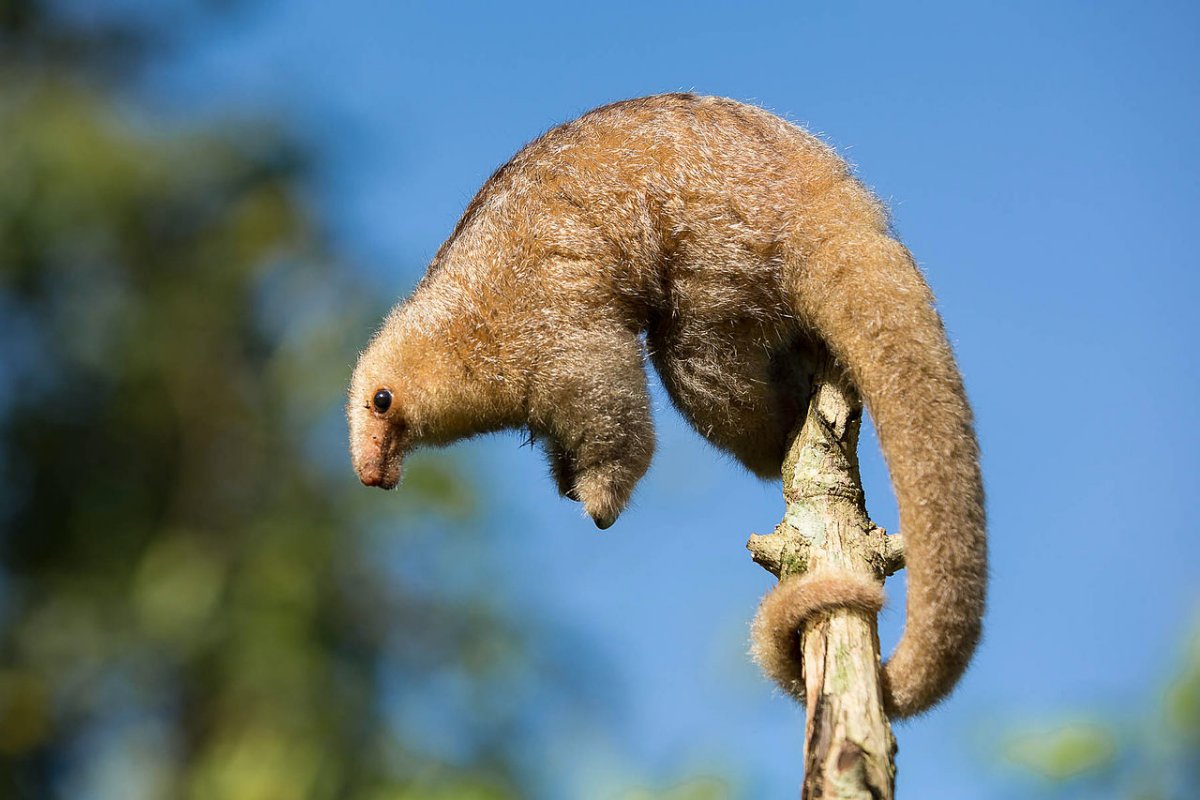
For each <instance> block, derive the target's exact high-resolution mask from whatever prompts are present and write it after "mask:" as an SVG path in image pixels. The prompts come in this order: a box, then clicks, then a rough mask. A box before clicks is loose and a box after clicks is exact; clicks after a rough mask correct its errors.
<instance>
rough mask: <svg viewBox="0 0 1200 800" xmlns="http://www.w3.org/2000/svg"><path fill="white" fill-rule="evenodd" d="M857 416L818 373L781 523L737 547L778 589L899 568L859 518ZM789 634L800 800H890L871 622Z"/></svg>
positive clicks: (891, 751) (819, 622)
mask: <svg viewBox="0 0 1200 800" xmlns="http://www.w3.org/2000/svg"><path fill="white" fill-rule="evenodd" d="M861 417H862V406H861V403H860V401H859V399H858V395H857V393H856V392H855V391H854V390H853V389H852V388H851V387H850V386H849V385H848V384H847V383H846V382H845V380H844V379H843V378H842V377H841V376H840V374H839V373H838V372H837V371H836V370H835V369H833V368H827V369H826V370H824V372H823V374H822V375H820V376H819V377H818V381H817V383H816V390H815V391H814V393H813V397H812V399H811V400H810V402H809V408H808V414H807V417H806V418H805V421H804V424H803V426H802V427H801V428H800V429H799V431H798V432H797V434H796V436H795V438H794V440H793V442H792V446H791V448H790V450H789V452H788V456H787V458H786V459H785V461H784V465H783V482H784V483H783V492H784V497H785V499H786V500H787V512H786V514H785V516H784V520H783V522H781V523H780V524H779V525H778V526H777V527H776V528H775V532H774V533H773V534H771V535H768V536H758V535H754V536H751V537H750V541H749V542H747V544H746V547H747V548H748V549H749V550H750V553H751V556H752V557H753V559H754V561H755V562H756V563H758V564H760V565H762V566H763V568H764V569H766V570H768V571H769V572H771V574H773V575H776V576H779V577H780V579H781V581H783V580H786V579H788V578H790V577H792V576H798V575H801V574H804V573H815V572H819V571H821V570H836V571H839V572H843V573H844V572H857V573H860V574H863V575H866V576H869V577H870V578H872V579H874V580H878V581H880V582H882V581H883V578H884V576H885V575H891V574H892V573H894V572H896V571H897V570H899V569H900V568H902V567H903V565H904V544H903V540H902V539H901V538H900V537H899V536H898V535H896V536H887V535H885V532H884V531H883V529H881V528H879V527H878V526H876V525H875V524H874V523H872V522H871V520H870V518H869V517H868V516H867V512H866V505H865V501H864V496H863V490H862V484H861V481H860V479H859V471H858V450H857V448H858V432H859V426H860V423H861ZM797 633H798V634H799V635H800V642H799V647H798V649H797V651H796V652H797V653H803V666H804V685H805V696H806V703H805V705H806V707H807V709H808V719H807V723H806V726H805V743H804V773H805V774H804V789H803V793H802V797H803V798H811V799H812V800H816V798H847V799H849V798H855V800H859V799H860V798H870V800H891V798H892V797H893V793H894V788H895V773H896V770H895V764H894V758H895V753H896V742H895V738H894V737H893V736H892V731H891V727H890V725H889V724H888V720H887V717H886V716H885V715H884V713H883V693H882V689H881V685H880V680H879V664H880V659H879V635H878V630H877V627H876V619H875V615H874V614H868V613H866V612H863V611H858V610H852V609H837V610H834V611H831V612H828V613H824V614H817V615H816V616H814V617H811V618H810V619H809V620H808V621H807V622H806V623H805V624H804V625H803V630H802V631H798V632H797Z"/></svg>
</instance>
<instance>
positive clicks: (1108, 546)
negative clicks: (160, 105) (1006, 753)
mask: <svg viewBox="0 0 1200 800" xmlns="http://www.w3.org/2000/svg"><path fill="white" fill-rule="evenodd" d="M196 41H197V47H196V48H195V49H193V50H191V51H189V55H188V57H187V58H186V59H184V60H183V61H181V62H180V63H178V64H176V65H175V66H174V67H173V68H172V69H170V70H166V71H164V72H162V73H161V74H159V75H157V76H155V77H154V78H153V82H154V86H155V88H156V89H157V90H158V95H159V96H160V97H161V98H163V101H164V102H165V103H170V104H175V103H177V104H180V105H181V106H191V105H194V104H196V103H199V104H202V105H204V106H207V107H210V108H213V109H221V110H241V111H254V110H261V109H267V110H269V111H272V112H275V111H278V112H281V113H284V114H286V115H287V116H289V117H290V118H292V119H294V120H295V121H296V122H297V124H298V125H299V126H300V127H301V129H302V130H303V131H305V132H306V134H307V135H308V136H310V137H311V138H312V139H313V140H314V141H315V142H316V143H317V144H318V146H319V147H320V148H321V150H322V152H323V153H324V155H325V156H326V157H327V158H328V159H329V164H330V165H332V166H330V168H329V169H327V170H326V171H325V172H324V173H323V175H322V180H321V185H320V192H319V194H318V196H317V198H316V202H318V203H320V204H321V205H322V207H323V208H324V209H326V210H327V211H328V212H329V215H330V217H331V219H332V220H333V224H334V226H335V231H336V234H337V235H338V236H339V237H340V238H341V239H342V240H343V241H344V242H345V243H346V245H347V246H348V247H350V248H351V249H352V250H354V251H355V252H357V253H358V254H360V255H361V256H362V258H363V260H364V261H365V262H366V263H369V264H371V265H372V272H371V275H370V277H371V279H372V280H375V281H377V282H378V284H379V285H380V287H381V291H383V292H386V293H387V294H388V295H390V296H396V297H399V296H400V295H402V294H403V293H404V292H405V291H406V290H407V289H408V288H409V287H411V286H412V284H413V283H414V282H415V280H416V279H417V277H419V275H420V272H421V270H422V269H423V265H424V263H425V262H426V261H427V260H428V259H429V258H430V257H431V256H432V254H433V253H434V251H435V250H436V249H437V246H438V245H439V244H440V243H441V241H442V239H443V238H444V237H445V236H446V235H447V234H448V233H449V231H450V229H451V228H452V226H453V224H454V221H455V220H456V218H457V215H458V214H459V213H460V212H461V210H462V208H463V207H464V206H465V204H466V202H467V201H468V200H469V199H470V197H471V195H472V194H473V193H474V192H475V190H476V189H477V188H478V186H479V185H480V183H481V182H482V181H483V180H484V179H485V178H486V177H487V175H488V174H490V172H491V171H492V170H493V169H494V168H495V167H496V166H498V165H499V164H500V163H502V162H503V161H504V160H506V159H507V158H508V157H509V156H510V155H511V154H512V153H513V152H514V151H515V150H516V149H517V148H519V147H520V146H521V145H522V144H524V143H525V142H527V141H529V140H530V139H532V138H534V137H535V136H536V135H538V134H539V133H540V132H542V131H544V130H545V129H546V128H548V127H550V126H552V125H554V124H557V123H559V122H562V121H565V120H567V119H570V118H572V117H574V116H576V115H578V114H579V113H581V112H583V111H585V110H587V109H588V108H591V107H593V106H596V105H599V104H601V103H605V102H608V101H612V100H616V99H620V98H624V97H631V96H637V95H643V94H651V93H655V92H661V91H672V90H680V89H688V90H694V91H697V92H702V93H708V94H720V95H727V96H730V97H734V98H738V99H741V100H745V101H750V102H755V103H758V104H761V105H763V106H765V107H767V108H769V109H771V110H773V111H775V112H777V113H780V114H782V115H784V116H786V117H788V118H789V119H792V120H795V121H797V122H799V123H801V124H803V125H805V126H806V127H808V128H809V129H810V130H812V131H814V132H818V133H820V134H822V135H823V136H824V137H825V138H826V139H827V140H828V141H829V142H830V143H831V144H833V145H834V146H835V147H837V148H838V150H839V151H840V152H841V153H842V154H843V155H845V156H846V157H847V158H848V159H850V160H851V161H852V162H853V163H854V164H855V165H856V167H857V169H858V171H859V174H860V176H861V177H862V178H863V180H864V181H865V182H866V183H868V184H869V185H871V186H872V187H874V189H875V190H876V191H877V192H878V193H879V195H880V196H881V197H883V198H884V199H885V200H886V201H887V202H888V203H889V204H890V206H891V207H892V209H893V212H894V217H895V223H896V229H897V230H898V232H899V233H900V235H901V236H902V238H903V239H904V241H905V242H906V244H908V246H909V247H910V249H911V250H912V251H913V253H914V254H915V255H916V257H917V259H918V260H919V261H920V263H921V264H922V267H923V268H924V270H925V272H926V274H927V276H928V278H929V281H930V283H931V284H932V286H933V288H934V291H935V293H936V294H937V295H938V297H939V301H940V306H941V309H942V311H943V314H944V316H945V319H946V323H947V326H948V328H949V330H950V334H951V337H952V339H953V342H954V345H955V348H956V350H957V353H958V356H959V358H960V361H961V366H962V369H963V372H964V374H965V376H966V381H967V385H968V390H969V392H970V395H971V398H972V400H973V403H974V405H975V408H976V412H977V417H978V420H979V432H980V438H981V442H982V445H983V451H984V454H985V477H986V480H987V487H988V494H989V512H990V519H991V536H992V577H993V589H992V594H991V606H990V610H989V614H988V618H987V628H986V639H985V642H984V645H983V647H982V649H981V650H980V653H979V655H978V658H977V660H976V662H975V664H974V666H973V668H972V670H971V671H970V673H969V674H968V676H967V679H966V680H965V681H964V682H963V684H962V686H961V687H960V688H959V690H958V691H957V693H956V694H955V695H954V696H953V698H952V699H951V700H950V701H949V702H948V703H946V704H945V705H944V706H943V707H942V708H940V709H938V710H937V711H935V712H933V713H932V714H930V715H928V716H927V717H925V718H923V719H920V720H917V721H915V722H912V723H909V724H907V725H904V726H902V727H900V728H899V731H898V735H899V740H900V755H899V764H900V773H899V790H900V793H901V796H922V797H928V798H939V797H947V798H948V797H961V796H964V795H965V796H979V795H981V794H983V793H984V792H983V791H982V790H981V785H983V784H985V783H986V784H987V785H988V786H991V787H992V789H991V791H993V794H994V795H995V796H1003V795H1004V792H1005V791H1008V790H1011V788H1012V787H1011V785H1005V784H998V783H994V779H995V778H996V773H995V769H994V767H992V766H990V765H989V752H991V751H994V750H995V749H996V747H997V744H996V742H997V740H996V738H995V737H996V736H997V735H998V733H999V732H1000V731H1002V730H1003V729H1004V728H1005V727H1006V726H1009V725H1016V724H1020V723H1022V722H1025V721H1027V720H1029V719H1039V718H1042V717H1044V716H1047V715H1052V714H1054V713H1058V712H1063V713H1068V714H1078V713H1090V712H1093V711H1096V712H1113V713H1122V712H1126V711H1133V710H1136V709H1137V708H1138V707H1139V705H1140V704H1141V703H1142V701H1143V700H1144V699H1145V698H1147V697H1148V696H1149V695H1148V693H1149V692H1151V691H1152V689H1153V687H1155V686H1158V685H1160V684H1161V683H1162V681H1163V680H1164V679H1165V678H1166V677H1167V676H1168V675H1169V669H1170V664H1171V661H1172V659H1173V658H1174V657H1175V656H1176V655H1177V653H1178V650H1179V646H1180V642H1181V639H1182V637H1183V636H1184V635H1185V633H1186V632H1187V631H1188V629H1189V626H1190V625H1191V624H1192V622H1193V621H1194V620H1195V619H1196V611H1197V609H1198V608H1200V588H1198V586H1200V582H1198V581H1197V577H1198V576H1200V549H1198V548H1197V547H1195V541H1196V537H1197V535H1198V534H1200V530H1198V528H1200V524H1198V523H1197V519H1198V518H1200V502H1198V501H1197V488H1198V487H1197V480H1196V476H1197V473H1198V470H1197V466H1198V462H1200V455H1197V454H1198V453H1200V426H1198V425H1197V423H1196V420H1195V416H1194V413H1193V412H1194V409H1195V408H1196V406H1197V402H1196V396H1197V392H1198V390H1200V380H1198V377H1200V370H1198V369H1197V361H1198V358H1197V355H1196V350H1195V346H1196V342H1197V337H1196V335H1195V332H1194V322H1193V317H1194V315H1195V309H1196V305H1197V301H1198V300H1200V292H1197V289H1198V286H1200V278H1198V277H1197V276H1198V274H1200V263H1198V262H1200V257H1198V256H1197V247H1196V242H1195V235H1196V231H1197V223H1196V219H1197V217H1198V216H1200V151H1198V149H1197V146H1196V143H1197V142H1200V7H1197V6H1195V5H1194V4H1189V3H1157V2H1151V3H1119V4H1118V3H1083V2H1062V3H1053V4H1051V3H1034V2H1021V3H1004V4H999V3H986V4H985V3H974V4H964V3H921V4H911V5H907V6H906V7H905V8H904V9H903V10H901V9H900V8H898V7H897V5H894V4H883V3H878V4H875V3H858V2H843V3H833V2H823V3H788V4H782V3H781V4H763V3H741V4H736V5H734V4H728V5H726V4H719V3H711V2H693V3H687V4H683V3H658V4H653V3H629V2H609V3H604V4H592V5H590V6H588V7H587V8H573V7H570V6H568V5H567V4H561V3H523V4H519V5H518V4H484V3H478V4H469V3H468V4H454V3H437V4H433V3H430V4H416V3H384V2H366V0H344V1H343V2H341V3H327V2H319V1H318V0H298V1H297V2H289V3H282V2H268V3H264V4H262V5H261V6H260V7H258V8H252V9H250V10H249V11H246V12H242V13H241V14H240V16H239V17H238V18H237V24H236V25H235V26H233V27H232V30H231V29H228V28H222V29H221V30H220V31H219V32H216V33H212V32H209V33H206V34H203V35H197V37H196ZM333 389H334V390H336V392H340V390H341V387H333ZM658 407H659V408H658V414H657V420H658V424H659V431H660V445H659V452H658V455H657V458H656V463H655V466H654V467H653V469H652V472H651V474H650V475H649V476H648V478H647V479H646V480H645V482H644V483H643V485H642V486H641V488H640V490H639V492H638V494H637V497H636V501H635V506H634V508H633V509H632V510H631V511H629V512H627V513H626V514H625V516H623V517H622V519H621V520H620V522H619V523H618V524H617V525H616V526H615V527H614V528H612V529H611V530H610V531H608V532H606V533H604V534H598V533H597V532H596V531H595V530H594V529H593V528H592V526H591V523H590V522H588V521H587V520H586V519H584V518H583V517H582V515H581V514H580V513H579V511H578V510H577V508H575V507H574V506H573V505H572V504H569V503H567V502H566V501H562V500H559V499H557V497H556V496H555V494H554V492H553V489H552V486H551V483H550V481H549V480H548V479H547V478H546V477H545V469H544V467H543V465H542V462H541V458H540V456H539V455H538V454H537V453H535V452H532V451H530V450H529V449H528V448H521V447H519V446H518V445H519V441H520V439H519V437H518V436H517V435H512V436H506V437H498V438H492V439H488V440H484V441H479V442H472V443H469V444H466V445H463V446H461V447H459V448H458V453H459V455H461V456H462V461H463V463H464V464H468V465H470V466H468V467H467V469H468V470H469V471H470V473H471V475H472V478H473V479H474V480H475V481H476V482H477V483H478V484H479V485H480V486H481V487H482V490H483V491H484V492H485V493H486V496H487V497H488V498H489V502H491V503H492V505H493V508H494V514H493V515H492V516H490V517H489V519H488V520H487V521H486V522H485V523H484V524H488V525H494V526H496V527H497V529H499V531H500V532H501V533H502V535H501V537H500V538H501V539H502V541H503V542H504V544H505V546H504V547H503V548H502V549H501V551H500V552H498V553H497V556H496V557H497V559H498V563H497V572H498V573H501V572H503V573H505V574H507V575H509V576H510V577H511V576H513V575H515V576H518V578H517V580H516V581H514V583H515V584H516V586H515V588H514V589H512V591H513V592H514V593H515V595H516V600H517V602H519V603H522V604H524V605H525V607H527V608H529V609H530V612H531V613H536V614H538V615H541V616H546V617H550V618H553V619H555V620H557V622H558V624H560V625H565V626H567V627H568V628H570V629H571V630H573V631H574V632H575V633H577V634H578V635H579V636H581V637H584V638H586V640H587V641H588V643H589V647H590V648H592V650H593V651H594V652H595V653H597V654H598V657H600V658H601V659H603V660H604V661H605V662H606V668H607V669H609V670H611V672H612V673H614V675H615V685H616V686H617V687H618V691H617V696H616V711H614V712H613V713H614V719H615V723H614V724H615V726H616V731H617V735H616V736H615V737H613V736H607V735H604V734H603V733H602V732H599V731H597V732H596V733H595V735H594V736H591V737H589V736H586V735H582V734H579V735H578V737H577V738H576V737H573V738H572V740H571V741H569V742H561V743H560V745H559V747H558V748H556V749H554V750H552V751H551V752H548V753H547V754H546V755H547V756H548V757H549V758H552V759H554V760H555V763H557V764H561V776H562V777H561V780H562V782H563V786H564V787H566V789H568V790H571V791H574V792H577V794H576V796H597V797H602V796H606V795H605V794H604V792H605V791H607V789H608V788H609V786H610V781H611V782H612V783H613V784H615V785H618V786H619V785H621V784H622V783H623V782H627V781H629V780H641V781H644V782H645V783H646V784H648V785H653V784H655V782H663V781H670V780H672V779H673V778H674V777H677V776H679V775H683V774H689V773H694V772H697V771H704V770H710V769H711V770H716V771H720V772H722V773H724V774H727V775H729V776H731V777H732V778H733V780H734V781H735V785H737V786H739V787H741V789H742V790H744V791H745V792H746V793H747V796H794V795H795V792H796V787H797V786H798V785H799V777H800V761H799V755H798V753H799V747H800V735H801V728H802V716H801V712H800V711H799V710H798V709H796V708H795V707H793V706H792V705H791V704H790V702H789V701H787V700H785V699H783V698H782V697H780V696H778V695H776V694H774V693H773V692H772V691H771V689H770V687H769V686H768V685H767V684H766V683H765V682H763V681H762V680H761V679H760V678H759V677H758V676H757V673H756V672H755V670H754V668H753V667H752V666H751V665H750V664H749V663H748V660H747V659H746V657H745V655H744V651H745V647H746V626H747V623H748V621H749V619H750V618H751V616H752V614H753V612H754V609H755V606H756V603H757V600H758V597H759V596H760V595H761V594H762V593H763V592H764V591H765V590H766V589H767V587H768V586H769V585H770V583H771V580H770V579H769V577H768V576H767V575H766V574H765V573H762V571H761V570H759V568H758V567H756V566H755V565H754V564H753V563H751V561H750V560H749V558H748V556H747V555H746V553H745V551H744V550H743V545H744V542H745V538H746V535H747V534H749V533H750V532H754V531H757V532H767V531H769V530H770V529H771V528H772V527H773V525H774V524H775V522H776V521H778V519H779V517H780V514H781V511H782V501H781V498H780V497H779V494H778V489H777V487H776V486H774V485H770V484H762V483H759V482H757V481H755V480H753V479H752V478H750V477H748V476H746V475H744V474H742V473H741V472H740V471H739V470H738V469H737V468H736V467H734V466H733V465H732V464H731V463H730V462H729V461H728V459H726V458H724V457H722V456H720V455H718V454H716V453H715V452H714V451H712V450H711V449H709V448H708V447H706V446H705V445H704V444H703V443H702V442H701V441H700V440H699V438H698V437H697V436H696V435H695V434H693V433H692V432H690V431H689V430H687V429H686V428H685V427H684V425H683V424H682V423H681V422H680V421H679V419H678V418H677V417H676V416H675V414H674V412H673V411H671V410H670V408H669V406H668V404H667V403H666V402H665V400H664V399H663V398H662V396H661V393H660V394H659V400H658ZM1189 409H1191V410H1189ZM863 447H864V470H865V480H866V483H867V490H868V500H869V503H870V505H871V509H872V512H873V515H874V517H875V518H876V520H877V521H878V522H879V523H881V524H883V525H885V526H886V527H889V528H892V527H894V525H895V521H896V514H895V508H894V504H893V501H892V499H891V491H890V488H889V486H888V483H887V477H886V471H885V470H884V468H883V466H882V462H881V460H880V458H879V457H878V454H877V448H876V445H875V442H874V440H873V439H871V438H870V437H867V438H865V439H864V445H863ZM331 457H333V456H331ZM336 457H339V458H340V457H342V456H341V455H340V454H338V455H337V456H336ZM346 474H347V480H353V476H352V475H351V473H350V472H349V469H348V468H347V471H346ZM392 500H394V498H393V497H391V496H389V495H384V494H379V495H378V497H377V499H376V500H375V501H374V502H378V503H380V504H385V505H386V504H388V503H389V501H392ZM563 565H571V566H570V569H567V570H564V569H563ZM893 583H894V582H893ZM889 594H890V596H891V610H890V611H888V612H885V614H884V616H883V618H882V626H883V636H884V640H885V643H890V642H894V641H895V639H896V637H897V636H898V633H899V628H900V624H901V621H902V613H901V611H900V609H901V608H902V606H903V596H902V593H901V591H900V588H899V584H897V585H892V584H891V583H890V584H889ZM576 733H577V734H578V731H576ZM560 751H561V752H560ZM1006 786H1007V788H1006ZM585 787H586V789H587V792H590V794H589V793H587V792H584V788H585Z"/></svg>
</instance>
